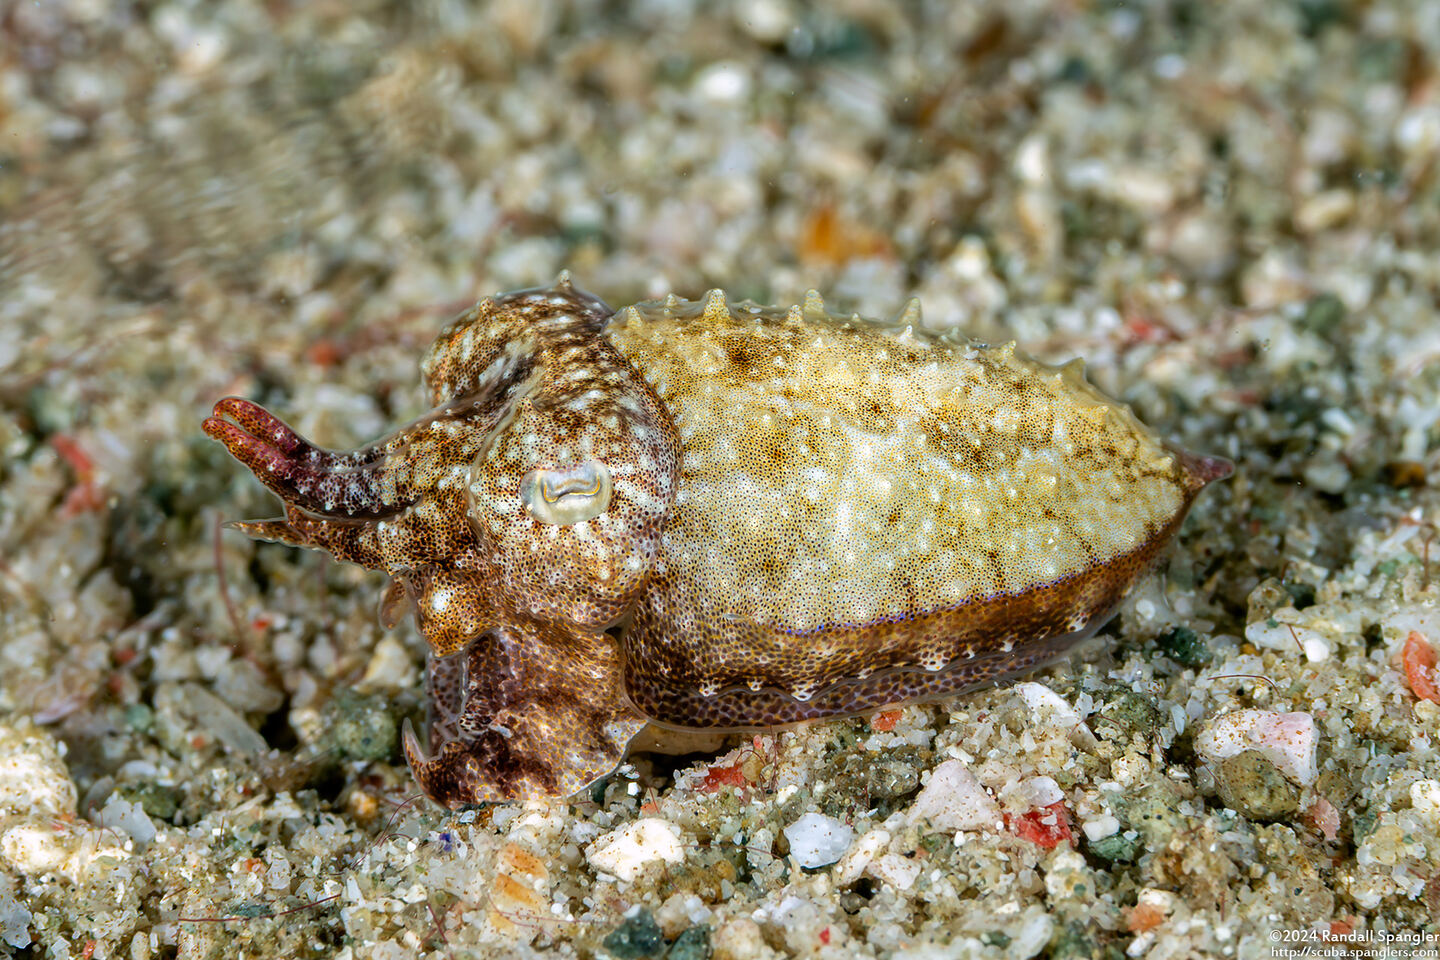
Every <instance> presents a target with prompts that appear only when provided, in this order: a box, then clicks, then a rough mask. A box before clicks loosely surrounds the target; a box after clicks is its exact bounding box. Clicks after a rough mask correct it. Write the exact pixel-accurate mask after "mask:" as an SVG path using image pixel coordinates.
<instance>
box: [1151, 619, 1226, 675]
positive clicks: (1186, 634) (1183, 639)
mask: <svg viewBox="0 0 1440 960" xmlns="http://www.w3.org/2000/svg"><path fill="white" fill-rule="evenodd" d="M1158 643H1159V645H1160V652H1161V653H1163V654H1165V656H1167V657H1169V658H1170V659H1171V660H1174V661H1175V662H1176V663H1178V664H1180V665H1181V666H1184V667H1203V666H1205V665H1206V664H1207V663H1209V662H1210V661H1211V660H1213V659H1214V654H1212V653H1211V652H1210V647H1209V646H1208V645H1206V643H1205V641H1204V640H1202V639H1200V635H1199V634H1197V633H1196V632H1195V631H1194V630H1191V629H1190V628H1189V627H1176V628H1175V629H1173V630H1168V631H1166V632H1165V633H1163V634H1161V636H1160V639H1159V641H1158Z"/></svg>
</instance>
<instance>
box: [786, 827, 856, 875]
mask: <svg viewBox="0 0 1440 960" xmlns="http://www.w3.org/2000/svg"><path fill="white" fill-rule="evenodd" d="M785 839H786V840H788V841H790V856H792V857H794V858H795V862H796V863H798V864H800V866H802V867H806V868H808V869H812V870H813V869H815V868H816V867H823V866H826V865H827V864H831V863H834V862H835V861H836V860H839V859H840V858H841V857H843V856H844V855H845V851H847V850H849V849H850V845H851V844H852V843H854V842H855V830H854V828H853V827H851V826H850V825H849V824H848V823H844V822H843V821H840V820H836V819H835V818H834V817H827V816H825V815H824V814H821V813H807V814H805V816H803V817H801V818H800V819H799V820H796V821H795V822H794V823H792V824H790V826H788V827H786V828H785Z"/></svg>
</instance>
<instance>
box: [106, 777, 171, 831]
mask: <svg viewBox="0 0 1440 960" xmlns="http://www.w3.org/2000/svg"><path fill="white" fill-rule="evenodd" d="M117 792H118V793H119V794H120V796H121V797H122V798H123V799H125V800H129V801H130V802H131V803H138V804H140V809H142V810H144V811H145V815H146V816H148V817H154V818H155V819H156V820H165V821H167V822H168V821H169V820H171V819H173V818H174V816H175V811H177V810H179V809H180V795H179V792H178V791H176V790H175V789H174V788H173V787H162V786H160V785H159V784H158V783H145V784H137V785H135V786H130V787H123V788H121V789H120V790H119V791H117Z"/></svg>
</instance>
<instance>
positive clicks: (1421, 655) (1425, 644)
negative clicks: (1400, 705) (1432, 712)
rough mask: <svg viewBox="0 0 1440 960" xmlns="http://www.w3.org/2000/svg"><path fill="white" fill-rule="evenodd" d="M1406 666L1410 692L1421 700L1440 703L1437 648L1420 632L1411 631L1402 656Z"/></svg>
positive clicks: (1402, 661) (1406, 677)
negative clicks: (1436, 681) (1436, 679)
mask: <svg viewBox="0 0 1440 960" xmlns="http://www.w3.org/2000/svg"><path fill="white" fill-rule="evenodd" d="M1400 661H1401V663H1403V664H1404V665H1405V679H1406V680H1407V681H1409V683H1410V690H1411V692H1413V693H1414V694H1415V696H1416V697H1418V698H1419V699H1421V700H1429V701H1430V702H1431V703H1440V689H1437V687H1436V685H1435V648H1434V647H1432V646H1431V645H1430V641H1429V640H1426V639H1425V637H1424V635H1423V634H1421V633H1420V631H1419V630H1411V631H1410V636H1408V637H1406V638H1405V649H1404V650H1403V651H1402V652H1401V654H1400Z"/></svg>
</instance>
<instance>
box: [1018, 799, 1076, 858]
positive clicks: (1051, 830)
mask: <svg viewBox="0 0 1440 960" xmlns="http://www.w3.org/2000/svg"><path fill="white" fill-rule="evenodd" d="M1005 828H1006V829H1007V830H1009V831H1010V832H1011V833H1013V834H1015V836H1017V837H1019V838H1021V839H1022V840H1029V841H1030V842H1031V843H1036V844H1039V845H1040V846H1042V847H1044V848H1045V849H1046V850H1053V849H1055V847H1056V846H1058V845H1059V844H1060V843H1061V842H1062V841H1064V842H1065V843H1071V844H1073V843H1074V835H1073V834H1071V833H1070V815H1069V814H1068V813H1067V812H1066V811H1065V801H1063V800H1057V801H1055V802H1054V803H1052V804H1050V805H1049V806H1046V807H1036V808H1035V809H1033V810H1028V811H1026V812H1025V813H1007V814H1005Z"/></svg>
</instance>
